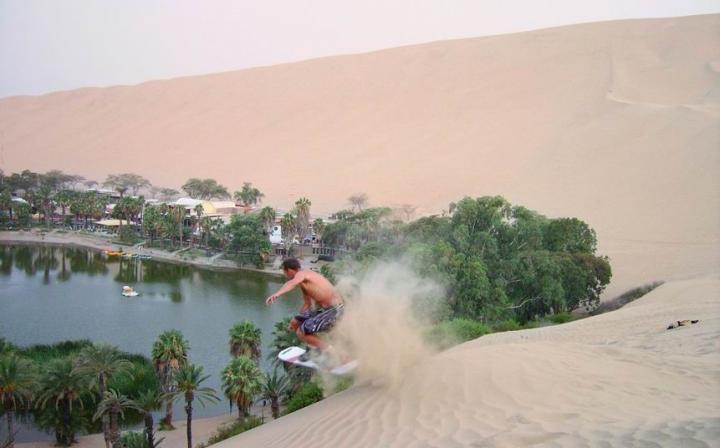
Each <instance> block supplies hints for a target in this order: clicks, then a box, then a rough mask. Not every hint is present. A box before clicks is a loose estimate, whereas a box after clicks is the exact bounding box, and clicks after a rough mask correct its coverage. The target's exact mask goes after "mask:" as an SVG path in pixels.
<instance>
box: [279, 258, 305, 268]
mask: <svg viewBox="0 0 720 448" xmlns="http://www.w3.org/2000/svg"><path fill="white" fill-rule="evenodd" d="M280 267H281V268H282V270H283V271H287V270H288V269H292V270H294V271H299V270H300V262H299V261H298V260H297V258H288V259H287V260H285V261H283V262H282V264H281V265H280Z"/></svg>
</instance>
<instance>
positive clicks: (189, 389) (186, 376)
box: [168, 364, 220, 448]
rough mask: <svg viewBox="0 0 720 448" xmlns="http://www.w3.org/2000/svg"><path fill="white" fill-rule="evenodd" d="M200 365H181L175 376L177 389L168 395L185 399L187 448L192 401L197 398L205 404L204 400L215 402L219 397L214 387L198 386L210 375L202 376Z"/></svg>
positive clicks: (189, 435)
mask: <svg viewBox="0 0 720 448" xmlns="http://www.w3.org/2000/svg"><path fill="white" fill-rule="evenodd" d="M202 374H203V368H202V366H196V365H194V364H189V365H186V366H183V367H182V368H181V369H180V370H179V371H178V373H177V376H176V377H175V379H176V381H177V390H175V391H173V392H171V393H170V394H169V395H168V396H169V397H171V398H172V399H173V400H177V399H184V400H185V413H186V414H187V448H192V411H193V408H192V403H193V401H194V400H195V399H196V398H197V400H198V401H199V402H200V404H201V405H203V406H205V403H206V402H215V403H217V402H218V401H220V399H219V398H218V397H217V395H215V389H212V388H210V387H200V383H202V382H203V381H205V380H206V379H208V378H210V375H206V376H202Z"/></svg>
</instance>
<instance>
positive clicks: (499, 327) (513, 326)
mask: <svg viewBox="0 0 720 448" xmlns="http://www.w3.org/2000/svg"><path fill="white" fill-rule="evenodd" d="M522 328H523V327H521V326H520V324H519V323H517V321H516V320H515V319H508V320H504V321H502V322H498V323H496V324H493V326H492V329H493V331H494V332H495V333H502V332H504V331H517V330H522Z"/></svg>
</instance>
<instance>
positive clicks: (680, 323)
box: [667, 319, 700, 330]
mask: <svg viewBox="0 0 720 448" xmlns="http://www.w3.org/2000/svg"><path fill="white" fill-rule="evenodd" d="M698 322H700V320H697V319H696V320H679V321H677V323H675V324H670V325H669V326H668V327H667V329H668V330H672V329H673V328H677V327H684V326H686V325H692V324H696V323H698Z"/></svg>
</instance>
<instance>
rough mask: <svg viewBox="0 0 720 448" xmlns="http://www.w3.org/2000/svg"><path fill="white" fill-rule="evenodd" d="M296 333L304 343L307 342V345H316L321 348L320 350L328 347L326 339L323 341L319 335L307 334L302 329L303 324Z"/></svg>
mask: <svg viewBox="0 0 720 448" xmlns="http://www.w3.org/2000/svg"><path fill="white" fill-rule="evenodd" d="M296 334H297V336H298V338H300V340H301V341H303V342H304V343H306V344H307V345H309V346H311V347H315V348H317V349H319V350H320V351H325V350H327V348H328V344H327V343H326V342H325V341H323V340H322V339H320V338H319V337H317V336H316V335H314V334H305V333H304V332H303V331H302V326H301V327H300V328H298V329H297V331H296Z"/></svg>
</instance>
